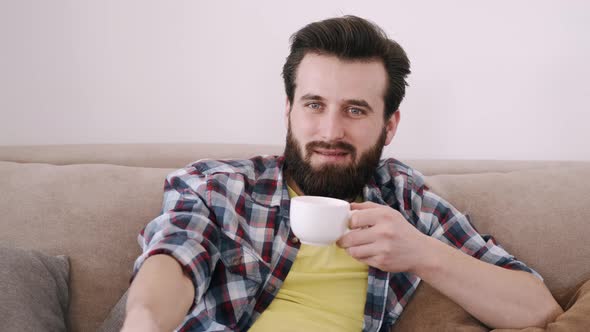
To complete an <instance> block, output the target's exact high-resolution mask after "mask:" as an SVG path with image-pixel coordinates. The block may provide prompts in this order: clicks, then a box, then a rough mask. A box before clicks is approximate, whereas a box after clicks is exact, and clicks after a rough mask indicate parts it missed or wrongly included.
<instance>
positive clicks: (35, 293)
mask: <svg viewBox="0 0 590 332" xmlns="http://www.w3.org/2000/svg"><path fill="white" fill-rule="evenodd" d="M3 229H5V228H3ZM68 279H69V263H68V258H67V257H65V256H56V257H53V256H47V255H45V254H43V253H40V252H36V251H30V250H21V249H14V248H5V247H0V299H1V300H0V317H1V319H0V325H1V329H2V331H21V332H29V331H30V332H37V331H66V328H67V319H66V318H67V316H66V315H67V312H68V303H69V293H68Z"/></svg>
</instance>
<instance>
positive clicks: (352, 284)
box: [250, 188, 368, 332]
mask: <svg viewBox="0 0 590 332" xmlns="http://www.w3.org/2000/svg"><path fill="white" fill-rule="evenodd" d="M289 196H290V197H295V196H297V194H296V193H295V192H294V191H293V190H292V189H291V188H289ZM367 277H368V266H367V265H366V264H363V263H361V262H358V261H357V260H355V259H354V258H352V257H350V255H348V254H347V253H346V251H345V250H343V249H341V248H340V247H338V246H336V244H333V245H331V246H311V245H306V244H303V243H302V244H301V247H300V249H299V252H298V253H297V257H296V259H295V262H293V266H292V267H291V270H290V271H289V274H288V275H287V278H286V279H285V282H284V283H283V286H282V287H281V288H280V289H279V292H278V294H277V296H276V297H275V299H274V300H273V301H272V302H271V303H270V305H269V306H268V308H267V309H266V310H265V311H264V312H263V313H262V314H261V315H260V317H258V319H257V320H256V321H255V322H254V324H253V325H252V327H251V329H250V331H262V332H265V331H356V332H358V331H361V330H362V327H363V319H364V309H365V300H366V296H367Z"/></svg>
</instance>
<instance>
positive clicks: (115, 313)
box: [97, 291, 129, 332]
mask: <svg viewBox="0 0 590 332" xmlns="http://www.w3.org/2000/svg"><path fill="white" fill-rule="evenodd" d="M128 293H129V291H126V292H125V294H123V296H121V298H120V299H119V301H118V302H117V304H116V305H115V306H114V307H113V309H111V312H109V315H108V316H107V319H105V321H104V322H103V323H102V325H101V326H100V328H99V329H98V330H97V332H119V331H121V328H122V327H123V322H125V306H126V305H127V294H128Z"/></svg>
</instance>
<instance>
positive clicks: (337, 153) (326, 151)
mask: <svg viewBox="0 0 590 332" xmlns="http://www.w3.org/2000/svg"><path fill="white" fill-rule="evenodd" d="M314 152H315V153H318V154H321V155H324V156H329V157H341V156H345V155H347V154H348V151H344V150H338V149H314Z"/></svg>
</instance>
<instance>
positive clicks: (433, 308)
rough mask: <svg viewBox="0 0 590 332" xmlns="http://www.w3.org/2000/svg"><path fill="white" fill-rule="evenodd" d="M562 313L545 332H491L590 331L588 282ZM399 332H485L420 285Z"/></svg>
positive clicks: (514, 331) (523, 331) (503, 331)
mask: <svg viewBox="0 0 590 332" xmlns="http://www.w3.org/2000/svg"><path fill="white" fill-rule="evenodd" d="M564 308H565V309H564V310H565V312H564V313H563V314H561V315H559V316H558V317H557V318H556V319H555V321H554V322H551V323H549V324H548V325H547V326H546V327H545V328H539V327H529V328H525V329H495V330H492V331H493V332H578V331H580V332H587V331H590V280H588V281H586V282H584V283H582V285H581V286H580V287H578V289H577V290H576V291H575V293H574V294H573V296H571V298H570V299H569V302H567V304H566V305H565V307H564ZM391 331H392V332H403V331H417V332H420V331H424V332H426V331H449V332H450V331H458V332H481V331H489V329H488V328H486V326H485V325H483V324H482V323H480V322H479V321H477V320H476V319H475V318H474V317H473V316H471V315H470V314H469V313H467V312H466V311H465V310H463V308H461V307H460V306H459V305H458V304H456V303H454V302H453V301H451V300H450V299H449V298H447V297H446V296H444V295H443V294H441V293H440V292H438V291H437V290H435V289H434V288H432V287H431V286H429V285H428V284H426V283H424V282H422V283H421V284H420V286H419V287H418V289H417V290H416V294H414V298H413V299H412V300H410V303H408V305H407V306H406V308H405V310H404V312H403V314H402V316H401V317H400V318H399V320H398V322H397V323H396V324H395V325H394V327H393V328H392V329H391Z"/></svg>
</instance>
